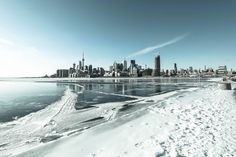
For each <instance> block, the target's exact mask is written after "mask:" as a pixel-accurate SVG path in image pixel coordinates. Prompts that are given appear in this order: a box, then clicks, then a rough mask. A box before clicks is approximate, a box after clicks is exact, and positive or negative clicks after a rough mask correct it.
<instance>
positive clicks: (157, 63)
mask: <svg viewBox="0 0 236 157" xmlns="http://www.w3.org/2000/svg"><path fill="white" fill-rule="evenodd" d="M152 76H161V59H160V55H157V56H156V57H155V67H154V69H153V74H152Z"/></svg>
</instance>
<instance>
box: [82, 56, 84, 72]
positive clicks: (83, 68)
mask: <svg viewBox="0 0 236 157" xmlns="http://www.w3.org/2000/svg"><path fill="white" fill-rule="evenodd" d="M82 70H84V53H83V58H82Z"/></svg>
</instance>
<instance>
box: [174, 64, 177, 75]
mask: <svg viewBox="0 0 236 157" xmlns="http://www.w3.org/2000/svg"><path fill="white" fill-rule="evenodd" d="M174 70H175V74H177V73H178V69H177V64H176V63H175V64H174Z"/></svg>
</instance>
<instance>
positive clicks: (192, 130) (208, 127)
mask: <svg viewBox="0 0 236 157" xmlns="http://www.w3.org/2000/svg"><path fill="white" fill-rule="evenodd" d="M233 94H234V91H224V90H221V89H219V88H218V87H217V84H214V83H213V84H210V85H208V86H207V87H203V88H199V89H197V88H192V89H188V90H186V91H184V90H183V91H180V92H176V91H175V92H171V93H166V94H163V95H159V96H153V97H147V98H144V99H143V100H142V101H143V102H145V101H147V100H153V102H154V105H150V106H148V107H147V108H145V109H141V110H139V111H136V112H135V113H132V114H127V115H124V116H122V117H120V118H118V119H112V120H111V121H108V122H107V123H103V124H101V125H98V126H96V127H92V128H90V129H87V130H86V131H84V132H83V133H79V134H74V135H73V136H71V137H69V138H66V139H62V140H61V142H57V143H50V144H49V145H53V147H50V146H48V147H47V151H46V152H45V151H44V146H41V147H40V148H36V149H35V150H32V151H31V152H30V153H25V154H23V155H22V156H24V157H27V156H34V155H35V153H36V154H38V155H37V156H46V157H58V156H60V157H63V156H70V157H74V156H75V157H78V156H81V157H126V156H129V157H160V156H171V157H176V156H178V157H181V156H235V155H236V149H235V148H236V115H235V113H236V102H235V95H233ZM140 103H142V102H140ZM112 104H113V105H114V103H108V104H103V106H102V108H100V109H98V110H104V108H106V109H107V110H108V111H110V110H109V109H108V108H110V107H111V106H112ZM120 105H121V104H120ZM95 111H96V110H95ZM111 115H112V114H111Z"/></svg>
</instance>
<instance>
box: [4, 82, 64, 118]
mask: <svg viewBox="0 0 236 157" xmlns="http://www.w3.org/2000/svg"><path fill="white" fill-rule="evenodd" d="M64 90H65V86H57V84H55V83H42V82H40V83H39V82H28V81H27V82H17V81H0V122H7V121H12V120H14V119H17V118H20V117H22V116H25V115H27V114H29V113H32V112H37V111H39V110H41V109H43V108H45V107H46V106H48V105H50V104H51V103H53V102H55V101H57V100H58V99H60V98H61V96H62V95H63V93H64Z"/></svg>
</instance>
